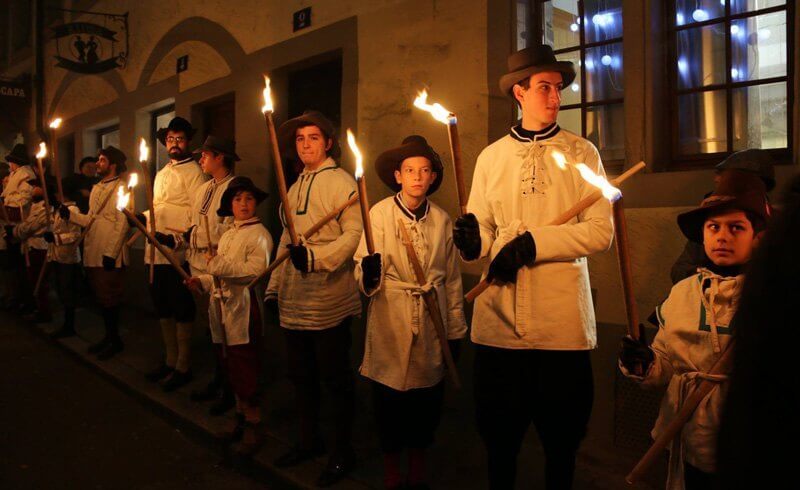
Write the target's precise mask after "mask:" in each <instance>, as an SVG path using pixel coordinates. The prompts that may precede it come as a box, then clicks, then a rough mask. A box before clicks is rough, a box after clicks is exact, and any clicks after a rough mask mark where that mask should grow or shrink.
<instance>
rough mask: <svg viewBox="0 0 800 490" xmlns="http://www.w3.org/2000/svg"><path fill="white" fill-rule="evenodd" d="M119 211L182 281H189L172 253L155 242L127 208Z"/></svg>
mask: <svg viewBox="0 0 800 490" xmlns="http://www.w3.org/2000/svg"><path fill="white" fill-rule="evenodd" d="M121 211H122V212H123V213H125V216H126V217H127V218H128V219H129V220H130V221H131V222H132V223H133V224H134V225H135V226H136V228H138V229H139V231H141V232H142V234H144V236H145V237H147V240H148V241H149V242H150V244H151V245H153V246H154V247H155V248H157V249H158V251H159V252H161V253H162V254H163V255H164V257H166V258H167V260H168V261H169V263H170V265H172V267H173V268H174V269H175V270H176V271H177V272H178V274H180V276H181V277H182V278H183V279H184V280H187V279H190V278H191V277H192V276H190V275H189V273H187V272H186V271H185V270H183V267H181V264H180V263H179V262H178V259H176V258H175V256H174V255H172V252H170V251H169V250H167V247H165V246H164V245H162V244H161V243H159V241H158V240H156V237H155V236H153V234H152V233H150V232H149V231H147V227H146V226H145V225H144V224H142V222H141V221H139V220H138V219H137V218H136V216H135V215H134V214H133V213H132V212H131V211H130V210H129V209H128V208H122V209H121Z"/></svg>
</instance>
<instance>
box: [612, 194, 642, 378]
mask: <svg viewBox="0 0 800 490" xmlns="http://www.w3.org/2000/svg"><path fill="white" fill-rule="evenodd" d="M612 208H613V211H614V244H615V245H616V248H617V262H618V264H619V274H620V279H621V281H622V293H623V294H622V297H623V298H624V301H625V318H626V320H627V326H628V335H630V336H631V338H632V339H634V340H639V307H638V305H637V304H636V294H635V292H634V289H633V269H632V268H631V251H630V245H629V243H630V242H629V241H628V223H627V220H626V219H625V204H624V201H623V198H622V196H620V197H619V199H617V201H616V202H615V203H614V204H613V205H612ZM633 373H634V374H635V375H636V376H641V375H642V366H641V365H639V364H637V365H636V366H634V369H633Z"/></svg>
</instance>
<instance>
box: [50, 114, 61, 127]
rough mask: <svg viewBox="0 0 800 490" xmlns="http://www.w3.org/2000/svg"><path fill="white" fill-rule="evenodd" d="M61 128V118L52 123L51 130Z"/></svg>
mask: <svg viewBox="0 0 800 490" xmlns="http://www.w3.org/2000/svg"><path fill="white" fill-rule="evenodd" d="M60 126H61V118H60V117H57V118H55V119H53V120H52V121H50V129H58V128H59V127H60Z"/></svg>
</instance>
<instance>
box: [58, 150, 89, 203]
mask: <svg viewBox="0 0 800 490" xmlns="http://www.w3.org/2000/svg"><path fill="white" fill-rule="evenodd" d="M97 181H98V178H97V157H93V156H88V157H83V158H82V159H81V161H80V163H78V173H74V174H72V175H69V176H67V177H64V180H63V186H64V195H65V196H66V197H67V199H69V200H71V201H75V203H76V205H77V206H78V209H80V211H81V213H86V212H88V211H89V195H90V194H91V192H92V186H94V185H95V184H96V183H97Z"/></svg>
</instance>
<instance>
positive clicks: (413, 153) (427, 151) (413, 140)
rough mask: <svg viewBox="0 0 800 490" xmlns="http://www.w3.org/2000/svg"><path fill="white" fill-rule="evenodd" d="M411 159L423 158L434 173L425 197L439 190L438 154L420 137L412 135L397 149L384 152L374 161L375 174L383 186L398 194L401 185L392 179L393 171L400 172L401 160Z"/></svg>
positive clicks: (441, 167) (441, 169)
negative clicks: (433, 178) (429, 164)
mask: <svg viewBox="0 0 800 490" xmlns="http://www.w3.org/2000/svg"><path fill="white" fill-rule="evenodd" d="M411 157H425V158H427V159H428V160H430V162H431V166H432V167H433V171H434V172H436V179H435V180H434V181H433V183H432V184H431V186H430V187H429V188H428V192H427V194H426V195H431V194H433V193H434V192H436V190H437V189H439V186H440V185H442V179H443V178H444V166H443V165H442V159H441V158H439V154H438V153H436V151H435V150H434V149H433V148H432V147H431V145H429V144H428V141H427V140H426V139H425V138H423V137H422V136H420V135H417V134H412V135H411V136H408V137H406V138H405V139H404V140H403V143H402V144H401V145H400V146H398V147H397V148H392V149H391V150H386V151H385V152H383V153H381V154H380V155H378V158H377V159H375V172H376V173H377V174H378V177H380V179H381V180H382V181H383V183H384V184H386V185H387V186H389V188H390V189H392V190H393V191H395V192H399V191H400V189H401V185H400V184H398V183H397V180H396V179H395V178H394V171H395V170H400V165H401V164H402V163H403V160H405V159H406V158H411Z"/></svg>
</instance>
